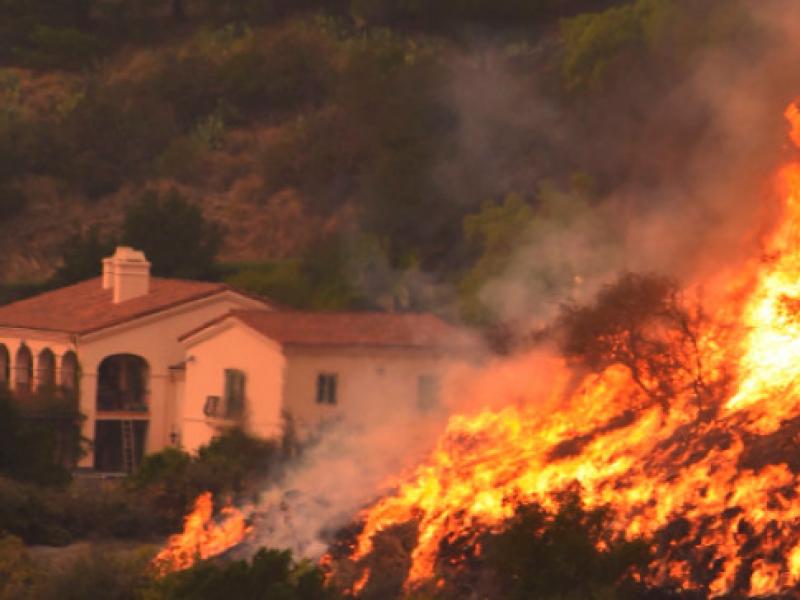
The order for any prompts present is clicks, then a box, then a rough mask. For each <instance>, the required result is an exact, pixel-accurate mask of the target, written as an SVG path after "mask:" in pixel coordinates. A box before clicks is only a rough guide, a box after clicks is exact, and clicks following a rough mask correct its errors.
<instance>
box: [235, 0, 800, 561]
mask: <svg viewBox="0 0 800 600" xmlns="http://www.w3.org/2000/svg"><path fill="white" fill-rule="evenodd" d="M696 4H697V5H698V6H699V5H700V4H699V3H696ZM733 4H734V3H731V5H733ZM687 5H688V4H687ZM691 6H694V5H691ZM736 6H737V7H738V8H739V9H741V10H743V11H744V13H742V15H740V16H743V20H744V21H745V22H746V23H747V31H748V35H747V36H743V37H742V38H741V39H738V38H736V37H735V36H734V37H732V38H730V39H727V40H726V41H725V42H724V43H720V44H712V45H709V46H708V47H704V48H700V49H697V50H695V51H694V52H693V53H692V55H691V57H690V63H691V67H686V68H677V67H676V68H675V69H674V70H670V71H667V72H665V73H664V74H658V73H655V74H653V73H642V72H635V73H632V74H631V77H632V78H633V79H631V80H623V81H618V82H617V83H616V85H615V86H614V87H613V88H612V89H610V90H606V91H604V92H602V93H600V95H599V96H598V97H596V98H595V100H594V101H593V111H594V112H592V111H588V112H587V109H586V108H584V109H580V108H576V107H575V106H574V103H572V104H570V103H569V102H566V101H564V100H563V98H562V99H561V101H564V104H565V105H567V107H566V108H565V107H564V106H562V105H560V104H559V101H558V98H554V97H553V95H552V94H551V93H548V92H545V91H544V90H545V89H547V88H548V87H551V86H552V78H553V73H548V72H545V73H540V72H537V71H530V70H526V69H528V68H529V67H530V65H531V64H539V63H538V62H537V61H538V60H539V57H540V55H541V54H542V53H547V52H551V51H552V47H551V46H552V41H550V40H547V41H545V42H544V43H543V44H544V47H543V48H521V49H520V48H516V49H514V48H511V49H510V48H509V47H508V46H507V45H505V44H504V43H499V42H498V43H497V44H495V45H493V44H487V43H483V44H482V45H481V46H480V47H479V48H477V49H473V50H472V51H471V52H467V53H465V54H463V55H461V56H459V57H458V58H455V59H453V64H452V69H451V73H452V79H451V81H450V87H449V90H448V96H447V102H449V103H450V105H451V106H452V107H453V109H454V111H455V112H456V114H457V116H458V123H459V129H458V136H457V140H456V144H455V147H454V148H451V149H450V152H449V155H448V157H447V158H446V159H445V160H442V163H441V164H440V165H438V167H437V174H438V179H439V181H440V183H441V185H442V186H443V187H444V188H445V189H447V191H448V195H449V196H450V197H452V198H454V199H456V200H454V201H463V202H466V203H469V204H471V205H474V206H475V205H477V204H478V203H480V202H481V201H489V200H494V201H499V200H501V199H502V198H503V197H504V196H505V195H506V194H508V193H511V192H515V193H519V194H521V195H522V196H523V197H525V198H527V199H529V200H531V201H532V205H533V206H534V208H535V209H536V212H535V217H534V219H533V220H532V222H531V224H530V226H529V227H528V229H527V230H526V231H525V234H524V235H523V237H522V238H521V240H519V241H518V243H517V244H516V247H515V248H514V252H513V256H512V257H511V259H510V260H509V261H508V263H507V265H506V266H505V268H504V270H503V271H502V272H498V273H497V274H496V276H494V277H491V278H490V279H489V280H488V281H487V282H486V283H485V285H484V287H483V289H482V290H481V292H480V298H481V300H482V301H483V302H484V303H485V304H486V305H487V306H489V307H490V308H491V309H492V310H493V311H494V312H495V313H496V314H497V315H499V316H500V317H501V318H502V319H505V320H509V321H514V322H522V323H527V324H534V323H542V322H544V321H546V320H548V319H549V318H551V317H552V316H553V314H554V313H555V311H556V310H557V309H558V307H559V305H560V304H561V303H562V302H564V301H568V300H574V301H578V302H580V301H585V300H587V299H589V298H591V297H592V295H593V294H594V293H595V292H596V291H597V289H598V288H599V287H600V286H602V285H603V284H605V283H608V282H609V281H611V280H613V279H614V278H615V277H616V276H617V275H618V274H619V273H620V272H622V271H643V272H660V273H666V274H670V275H672V276H674V277H676V278H678V279H679V280H681V281H682V282H683V283H685V284H687V285H691V284H694V283H697V282H703V281H713V280H714V277H715V276H718V275H719V274H720V273H721V272H723V271H725V270H726V269H736V268H737V266H739V265H741V263H742V262H743V261H746V260H752V259H753V258H758V256H759V250H760V247H759V239H760V236H761V234H762V233H763V232H764V231H765V230H766V228H768V227H769V226H770V224H771V222H772V220H773V219H774V218H775V216H776V212H777V206H776V204H775V203H774V202H772V200H773V199H772V195H771V177H772V175H773V174H774V172H775V169H776V167H777V166H778V165H779V164H780V162H781V160H783V159H785V158H786V156H782V153H784V152H786V151H785V150H784V148H785V147H786V146H785V143H784V140H785V134H786V126H785V124H784V123H783V120H782V112H783V109H784V107H785V106H786V104H788V102H790V101H791V100H792V99H793V98H794V97H795V96H796V95H798V94H800V71H798V70H797V69H796V68H795V67H796V64H798V62H797V61H798V59H800V44H798V42H797V36H796V35H794V32H793V31H792V26H793V25H794V24H795V23H797V22H800V21H799V20H798V18H799V17H800V6H797V5H796V3H795V4H793V3H791V2H787V1H784V0H767V1H765V2H760V3H758V7H757V8H756V7H753V6H751V5H745V4H744V3H737V4H736ZM742 7H748V8H747V10H745V9H744V8H742ZM732 10H736V9H732ZM690 20H691V17H690ZM684 67H685V65H684ZM678 73H680V76H678ZM637 77H638V78H641V79H642V80H641V81H638V80H636V78H637ZM575 173H587V174H589V175H591V177H592V179H593V180H594V182H595V185H594V188H591V186H590V187H586V186H584V187H582V186H576V185H574V184H573V183H571V181H572V180H573V179H574V178H573V177H572V176H573V175H574V174H575ZM548 181H551V182H555V183H548ZM365 255H366V256H368V257H370V256H373V255H378V256H379V255H380V254H379V253H377V252H366V253H365ZM367 262H369V261H367ZM372 262H375V261H372ZM378 262H379V263H380V261H378ZM378 267H379V268H378ZM378 267H375V266H374V265H373V266H372V267H371V268H372V270H373V271H377V272H378V275H379V276H375V275H373V276H372V279H370V278H368V277H367V278H365V282H362V283H363V286H365V287H370V286H373V285H377V286H378V287H379V288H380V289H384V288H385V287H386V284H385V283H380V282H382V281H383V280H387V281H388V280H391V279H392V277H390V276H389V275H385V272H387V271H388V270H389V268H388V267H387V266H386V265H384V264H383V263H380V264H378ZM364 271H365V269H360V270H359V272H364ZM376 280H377V281H378V282H379V283H378V284H374V283H373V282H374V281H376ZM426 285H428V282H426ZM435 287H436V286H433V285H431V288H435ZM575 377H577V375H575V374H570V371H569V369H565V368H563V364H562V363H561V362H560V361H559V359H557V358H554V353H551V352H548V351H547V350H546V349H542V350H540V351H537V353H536V354H535V355H530V354H528V355H525V356H518V357H514V358H512V359H507V360H504V361H499V360H498V361H495V362H493V363H492V364H490V365H489V366H487V367H485V368H484V369H483V370H478V371H476V372H473V373H471V374H465V373H464V372H461V373H459V374H457V376H456V375H454V376H453V377H452V378H451V379H452V381H451V384H450V386H449V388H448V390H447V392H446V393H445V396H444V397H445V399H446V400H445V402H444V406H443V407H442V410H441V411H439V412H437V413H436V414H430V415H426V416H420V415H419V414H418V413H416V412H410V411H403V410H400V409H398V410H393V411H387V410H385V408H386V407H385V405H384V404H382V403H381V402H380V397H381V391H380V390H372V393H371V394H367V396H366V397H365V403H364V407H369V406H373V407H376V406H380V407H381V410H364V411H361V412H359V414H357V415H356V414H354V412H358V411H351V412H349V413H348V415H347V417H346V419H345V420H343V421H341V422H340V423H338V424H337V425H335V426H333V427H332V428H331V429H329V430H328V431H326V433H325V435H324V436H323V437H322V438H321V439H320V441H319V443H318V444H317V445H316V446H314V447H313V448H312V449H310V450H309V451H308V452H307V453H306V454H305V455H304V456H303V458H302V460H301V461H300V462H299V463H298V464H296V465H294V466H293V467H292V468H291V469H290V470H289V472H288V473H287V476H286V478H285V480H284V481H283V482H282V483H281V485H280V486H277V487H274V488H272V489H269V490H266V491H264V492H263V494H262V495H261V498H260V499H259V502H258V503H257V504H256V505H255V506H253V507H251V510H252V515H253V519H254V521H255V522H256V530H255V534H254V535H253V537H252V538H251V541H250V547H253V548H254V547H258V546H262V545H265V546H270V547H288V548H292V549H293V550H294V551H295V552H297V553H298V554H299V555H302V556H309V557H317V556H319V555H321V554H322V553H323V552H324V550H325V549H326V547H327V546H328V544H329V543H330V541H331V536H332V533H333V532H334V531H335V530H336V529H337V528H339V527H342V526H345V525H347V524H349V523H352V521H353V518H354V516H355V515H357V514H358V512H359V511H360V510H361V509H363V508H364V507H365V506H367V505H368V504H369V503H370V502H372V501H374V500H375V499H376V498H377V497H379V496H381V495H382V494H384V493H386V492H388V491H390V490H391V488H392V486H393V485H394V484H395V483H396V482H397V481H399V480H400V477H401V476H402V474H403V473H404V472H405V471H407V470H408V469H411V468H413V467H414V466H415V465H416V464H418V462H419V460H420V459H421V458H422V457H423V456H424V455H425V453H427V452H429V450H430V448H431V447H432V446H433V444H434V443H435V440H436V438H437V436H438V435H439V434H440V433H441V431H442V428H443V427H444V425H445V423H446V421H447V418H448V415H449V414H457V413H462V412H464V411H467V412H470V411H477V410H483V409H496V408H499V407H502V406H507V405H511V404H515V403H526V404H530V403H531V402H538V403H539V404H540V406H541V409H542V410H543V411H549V410H553V409H554V408H555V406H556V405H557V403H558V402H560V401H561V398H563V397H565V396H567V395H568V391H569V389H571V388H572V386H573V385H574V379H575ZM371 400H374V402H370V401H371Z"/></svg>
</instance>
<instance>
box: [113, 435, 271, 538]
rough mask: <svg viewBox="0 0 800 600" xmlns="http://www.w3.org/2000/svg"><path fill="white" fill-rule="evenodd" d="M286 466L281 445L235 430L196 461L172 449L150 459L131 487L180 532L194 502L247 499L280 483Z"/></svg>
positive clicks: (206, 448) (134, 494)
mask: <svg viewBox="0 0 800 600" xmlns="http://www.w3.org/2000/svg"><path fill="white" fill-rule="evenodd" d="M281 461H282V455H281V453H280V448H279V447H278V445H277V444H276V443H275V442H270V441H264V440H261V439H258V438H254V437H251V436H249V435H247V434H245V433H244V432H242V431H241V430H239V429H232V430H230V431H228V432H226V433H224V434H223V435H221V436H219V437H217V438H214V439H213V440H212V441H211V442H210V443H209V444H208V445H206V446H203V447H201V448H200V449H199V450H198V453H197V455H196V456H194V457H192V456H190V455H189V454H187V453H185V452H183V451H181V450H178V449H175V448H167V449H165V450H162V451H161V452H157V453H154V454H150V455H147V456H146V457H145V458H144V459H143V460H142V464H141V465H140V467H139V469H138V470H137V471H136V472H135V473H134V474H132V475H131V476H130V478H129V479H128V482H127V486H128V489H129V490H130V493H131V496H132V497H138V498H140V499H145V501H146V503H147V504H148V505H149V506H150V507H151V508H152V509H153V510H154V511H156V513H157V514H158V515H159V516H160V517H161V519H162V522H164V523H168V524H169V527H171V528H172V529H173V530H174V529H178V528H179V527H180V524H181V522H182V520H183V517H184V516H185V514H186V512H187V510H188V509H189V508H190V507H191V505H192V503H193V502H194V499H195V498H196V497H197V496H198V495H199V494H201V493H202V492H205V491H210V492H212V493H214V494H215V495H219V494H234V495H242V494H246V493H247V492H249V491H254V490H256V489H257V484H258V483H263V482H264V481H265V480H268V479H273V480H274V479H276V478H277V477H278V476H279V475H280V471H279V467H280V463H281Z"/></svg>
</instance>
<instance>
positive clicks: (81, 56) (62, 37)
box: [16, 25, 103, 69]
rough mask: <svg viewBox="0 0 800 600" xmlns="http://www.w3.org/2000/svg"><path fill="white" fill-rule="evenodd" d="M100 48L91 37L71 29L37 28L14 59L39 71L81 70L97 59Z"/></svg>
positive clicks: (101, 47)
mask: <svg viewBox="0 0 800 600" xmlns="http://www.w3.org/2000/svg"><path fill="white" fill-rule="evenodd" d="M102 51H103V44H102V43H101V42H100V41H99V40H98V39H97V38H96V37H95V36H93V35H91V34H89V33H86V32H83V31H80V30H78V29H73V28H71V27H64V28H56V27H49V26H47V25H39V26H38V27H36V28H35V29H34V30H33V31H32V32H31V33H30V36H29V39H28V43H27V44H25V46H23V47H22V48H18V49H17V51H16V55H17V57H18V58H19V60H20V61H21V62H22V63H23V64H26V65H28V66H31V67H35V68H39V69H58V68H63V69H80V68H82V67H86V66H89V65H90V64H91V63H92V62H93V61H94V60H96V59H97V58H99V57H100V55H101V53H102Z"/></svg>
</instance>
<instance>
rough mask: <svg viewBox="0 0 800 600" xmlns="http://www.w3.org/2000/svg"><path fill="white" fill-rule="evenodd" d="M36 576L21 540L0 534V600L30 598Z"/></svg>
mask: <svg viewBox="0 0 800 600" xmlns="http://www.w3.org/2000/svg"><path fill="white" fill-rule="evenodd" d="M36 575H37V573H36V569H35V567H34V565H33V562H32V561H31V558H30V556H29V555H28V552H27V550H26V549H25V545H24V544H23V543H22V540H21V539H19V538H18V537H15V536H13V535H4V534H3V533H1V532H0V600H20V599H22V598H29V597H31V596H30V592H31V589H32V588H33V584H34V581H35V578H36Z"/></svg>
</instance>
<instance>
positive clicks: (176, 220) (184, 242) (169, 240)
mask: <svg viewBox="0 0 800 600" xmlns="http://www.w3.org/2000/svg"><path fill="white" fill-rule="evenodd" d="M222 236H223V232H222V226H221V225H220V224H219V223H217V222H215V221H209V220H207V219H206V218H205V217H204V216H203V211H202V210H201V208H200V206H198V205H197V204H194V203H192V202H189V201H188V200H187V199H186V198H184V197H183V196H182V195H181V194H180V193H179V192H178V191H177V190H175V189H173V190H171V191H169V192H167V194H166V195H165V196H163V197H162V196H159V194H157V193H156V192H152V191H151V192H147V193H145V194H144V195H143V196H142V197H141V198H140V199H139V201H138V202H136V203H135V204H133V205H132V206H130V207H129V208H128V210H127V211H126V213H125V220H124V222H123V225H122V242H123V243H124V244H127V245H129V246H133V247H135V248H137V249H139V250H142V251H144V253H145V255H146V256H147V258H148V260H149V261H150V262H151V263H152V265H153V266H152V270H153V274H154V275H159V276H162V277H179V278H185V279H209V278H213V277H214V276H215V275H216V271H215V264H214V263H215V260H216V258H217V254H218V253H219V251H220V247H221V245H222Z"/></svg>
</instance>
